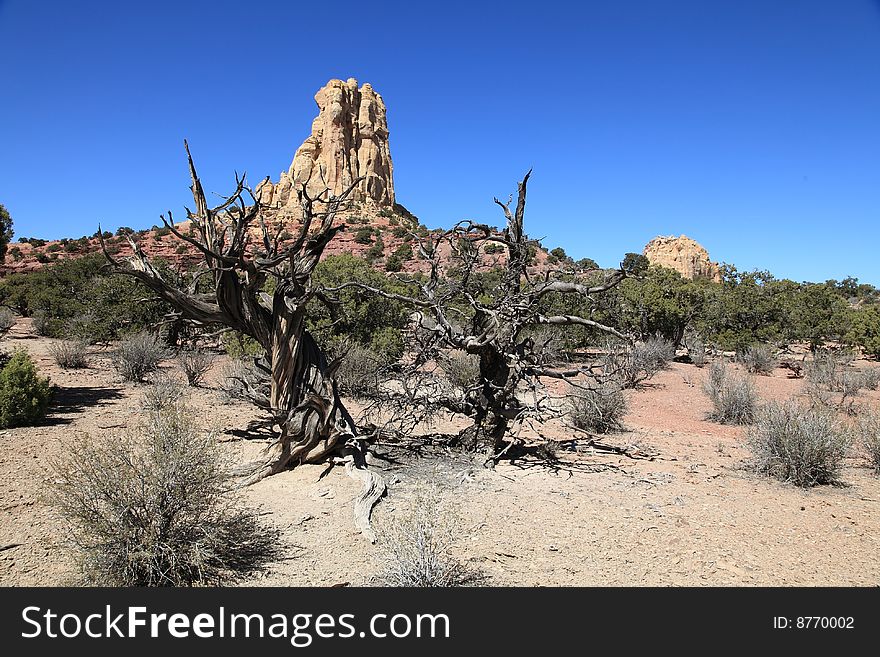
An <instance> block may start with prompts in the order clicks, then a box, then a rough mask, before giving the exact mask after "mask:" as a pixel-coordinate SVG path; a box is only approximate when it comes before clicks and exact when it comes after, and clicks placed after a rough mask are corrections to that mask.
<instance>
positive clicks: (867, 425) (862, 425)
mask: <svg viewBox="0 0 880 657" xmlns="http://www.w3.org/2000/svg"><path fill="white" fill-rule="evenodd" d="M856 434H857V435H858V438H859V442H860V443H861V446H862V448H863V449H864V450H865V452H866V453H867V455H868V459H869V460H870V461H871V467H873V468H874V472H875V473H876V474H878V475H880V413H878V412H876V411H870V410H867V411H863V412H862V413H861V414H859V417H858V418H857V419H856Z"/></svg>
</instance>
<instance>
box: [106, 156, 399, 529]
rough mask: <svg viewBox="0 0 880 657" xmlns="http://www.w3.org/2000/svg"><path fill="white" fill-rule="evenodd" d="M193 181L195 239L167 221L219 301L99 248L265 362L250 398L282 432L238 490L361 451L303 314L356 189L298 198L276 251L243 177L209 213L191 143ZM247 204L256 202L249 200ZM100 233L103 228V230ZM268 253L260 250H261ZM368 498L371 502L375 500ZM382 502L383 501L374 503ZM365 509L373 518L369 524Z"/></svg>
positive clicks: (363, 518) (365, 525) (246, 469)
mask: <svg viewBox="0 0 880 657" xmlns="http://www.w3.org/2000/svg"><path fill="white" fill-rule="evenodd" d="M184 146H185V148H186V154H187V162H188V165H189V171H190V178H191V181H192V184H191V187H190V189H191V191H192V195H193V200H194V203H195V210H194V211H193V210H190V209H187V217H188V218H189V219H190V221H191V222H192V228H193V230H192V233H193V234H192V235H187V234H184V233H183V232H181V231H180V230H179V229H178V228H177V227H176V226H175V225H174V221H173V217H172V215H171V213H170V212H169V213H168V217H167V219H166V217H165V216H164V215H163V217H162V222H163V223H164V224H165V226H166V227H167V228H168V229H169V230H170V231H171V232H172V234H174V236H175V237H177V238H178V239H180V240H183V241H185V242H187V243H189V244H191V245H193V246H194V247H196V248H197V249H198V251H199V252H200V253H201V254H202V256H203V259H204V265H205V268H204V270H203V271H202V272H200V274H199V276H211V277H212V279H213V283H214V285H213V292H212V293H211V294H196V292H195V285H194V283H193V284H192V285H190V286H189V288H187V289H183V288H182V287H180V286H179V285H178V284H176V283H174V282H170V281H166V280H164V279H163V277H162V275H161V274H160V273H159V271H158V270H157V269H156V268H155V267H153V265H152V264H151V263H150V261H149V259H148V258H147V256H146V255H145V254H144V252H143V250H142V249H140V247H139V246H138V245H137V244H136V243H135V242H134V241H133V240H131V239H129V241H130V243H131V246H132V250H133V256H132V257H131V258H130V259H128V260H126V261H119V260H115V259H114V258H113V257H112V256H111V255H110V254H109V252H108V251H107V249H106V246H105V245H104V242H103V239H102V241H101V244H102V247H103V249H104V254H105V256H106V257H107V259H108V261H109V262H110V263H111V264H112V265H113V267H114V268H115V269H116V270H117V271H118V272H121V273H123V274H127V275H129V276H133V277H135V278H137V279H138V280H140V281H141V282H142V283H143V284H144V285H146V286H147V287H148V288H150V289H151V290H153V291H154V292H155V293H156V294H157V295H158V296H159V297H161V298H162V299H164V300H165V301H167V302H168V303H169V304H171V305H172V306H173V307H174V308H175V310H176V311H177V313H178V314H179V316H180V317H181V318H183V319H187V320H192V321H194V322H197V323H199V324H202V325H209V324H220V325H222V326H224V327H228V328H230V329H234V330H236V331H240V332H241V333H244V334H245V335H248V336H251V337H252V338H254V339H255V340H256V341H257V342H258V343H259V344H260V346H261V347H262V348H263V350H264V351H265V353H266V361H267V365H266V367H265V368H262V369H264V370H265V371H264V373H265V374H266V375H267V378H268V384H269V385H268V395H264V394H263V393H261V392H259V391H256V390H251V391H250V392H251V396H252V398H253V399H255V400H256V401H258V403H259V405H260V406H262V407H265V408H266V409H267V410H269V411H270V412H271V414H272V416H273V419H274V421H275V423H277V424H278V425H279V426H280V428H281V432H280V434H279V435H278V437H277V439H276V440H275V441H274V442H273V443H272V444H271V445H270V446H269V448H268V449H267V453H266V454H265V456H264V457H263V458H262V459H259V460H257V461H255V462H254V463H250V464H246V465H243V466H241V467H238V468H236V469H235V470H234V471H233V474H234V476H238V477H240V482H239V485H241V486H247V485H251V484H253V483H256V482H258V481H260V480H261V479H263V478H265V477H267V476H270V475H272V474H275V473H277V472H280V471H281V470H283V469H285V468H287V467H290V466H293V465H298V464H300V463H311V462H315V461H319V460H321V459H323V458H325V457H326V456H327V455H328V454H329V453H331V452H332V451H334V449H336V448H337V447H339V446H342V445H348V446H349V451H350V450H351V448H352V446H355V447H358V446H361V445H363V441H358V440H357V430H356V428H355V425H354V422H353V420H352V418H351V416H350V415H349V413H348V411H347V410H346V409H345V406H344V405H343V403H342V400H341V399H340V398H339V395H338V393H337V390H336V385H335V382H334V380H333V372H334V370H335V365H333V364H328V363H327V360H326V358H325V357H324V354H323V353H322V352H321V350H320V348H319V347H318V345H317V343H316V342H315V340H314V339H313V338H312V336H311V335H310V334H309V332H308V331H307V330H306V328H305V309H306V304H307V303H308V301H309V299H311V297H312V296H313V295H314V294H315V293H316V291H315V290H313V289H312V288H311V286H310V281H311V276H312V272H313V271H314V269H315V267H316V266H317V264H318V262H319V261H320V259H321V256H322V254H323V252H324V248H325V247H326V246H327V244H328V243H329V242H330V240H331V239H332V238H333V236H334V235H336V233H337V232H338V231H340V230H342V229H343V228H344V227H345V226H344V225H333V222H334V219H335V217H336V215H337V213H338V211H339V210H340V209H342V208H343V207H344V204H345V201H346V199H347V197H348V196H349V194H350V193H351V192H352V190H353V189H354V188H355V187H356V185H357V184H358V183H359V182H360V180H356V181H354V182H353V183H352V185H351V186H350V187H349V188H348V189H347V190H345V191H344V192H343V193H342V194H340V195H338V196H334V195H332V194H330V193H329V190H328V191H326V192H324V193H322V194H320V195H319V196H318V197H317V198H311V197H309V195H308V194H307V193H306V188H305V185H304V186H303V188H302V189H301V190H300V191H299V192H298V199H299V202H300V208H301V211H302V217H301V224H300V231H299V235H298V236H297V237H296V239H295V240H294V242H293V243H292V244H291V245H290V246H289V247H287V248H285V249H281V248H280V247H279V239H278V235H277V234H276V235H275V236H274V237H273V236H272V235H270V233H269V230H268V228H267V226H266V222H265V221H264V219H263V217H262V207H261V206H260V204H259V202H257V200H256V199H255V197H254V195H253V193H252V192H251V190H250V188H249V187H248V186H247V184H246V182H245V178H244V177H241V178H239V177H237V176H236V187H235V191H234V192H233V194H232V195H231V196H229V197H228V198H226V199H225V200H224V201H223V202H222V203H221V204H220V205H218V206H217V207H214V208H211V207H209V205H208V203H207V200H206V197H205V192H204V189H203V187H202V183H201V181H200V179H199V176H198V173H197V172H196V167H195V164H194V163H193V158H192V154H191V153H190V150H189V145H188V144H187V143H186V142H184ZM245 195H247V196H248V197H249V200H248V201H246V200H245ZM257 228H259V231H260V232H261V233H262V240H261V241H262V244H261V245H259V244H257V245H255V244H252V242H251V238H252V231H253V230H255V229H257ZM99 230H100V229H99ZM260 246H262V248H260ZM270 277H271V278H273V279H274V280H275V283H276V285H275V291H274V293H273V294H272V296H271V297H270V296H269V295H267V294H265V293H264V292H263V287H264V284H265V283H266V282H267V280H268V279H269V278H270ZM369 480H370V481H371V482H372V483H371V488H372V489H373V490H374V491H375V490H378V489H380V488H382V490H384V484H382V483H381V479H380V478H379V477H378V475H376V474H375V473H370V475H369ZM373 495H374V493H372V492H371V493H369V494H368V495H366V497H365V498H364V499H372V497H373ZM376 499H378V498H376ZM374 503H375V500H373V502H372V503H370V504H369V507H364V504H365V502H364V501H363V500H361V501H359V502H358V506H357V507H356V514H357V517H358V526H359V528H360V529H361V530H362V531H364V533H365V534H366V535H368V537H371V539H373V538H375V537H374V536H372V535H371V534H370V532H371V530H370V529H369V509H372V505H373V504H374ZM365 509H366V515H364V513H365Z"/></svg>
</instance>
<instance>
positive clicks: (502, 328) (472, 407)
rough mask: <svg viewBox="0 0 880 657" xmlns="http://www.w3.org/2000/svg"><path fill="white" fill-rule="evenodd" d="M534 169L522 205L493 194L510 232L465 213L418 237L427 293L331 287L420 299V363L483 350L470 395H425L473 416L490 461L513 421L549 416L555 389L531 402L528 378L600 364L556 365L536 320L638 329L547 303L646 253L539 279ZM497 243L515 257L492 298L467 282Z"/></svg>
mask: <svg viewBox="0 0 880 657" xmlns="http://www.w3.org/2000/svg"><path fill="white" fill-rule="evenodd" d="M530 175H531V171H530V172H529V173H527V174H526V176H525V177H524V178H523V180H522V182H520V183H519V185H518V193H517V202H516V206H515V208H513V209H511V204H512V202H513V197H512V196H511V198H510V199H509V200H508V201H507V203H503V202H501V201H499V200H498V199H497V198H496V199H494V201H495V203H496V204H498V206H500V208H501V209H502V211H503V213H504V217H505V220H506V227H505V229H504V230H503V232H499V231H497V230H493V229H492V228H490V227H489V226H488V225H485V224H478V223H474V222H470V221H465V222H460V223H459V224H457V225H456V226H454V227H453V228H452V229H450V230H448V231H445V232H443V233H440V234H436V235H432V236H429V237H428V238H427V239H425V240H424V241H421V242H420V243H419V256H420V257H421V258H422V259H424V260H426V261H427V262H428V263H429V266H430V270H429V272H428V274H427V276H426V277H425V278H424V279H416V278H409V279H406V280H407V282H408V283H411V284H413V285H416V286H417V289H418V290H419V292H418V294H416V295H413V296H406V295H401V294H390V293H388V292H384V291H382V290H379V289H376V288H373V287H370V286H367V285H364V284H362V283H359V282H350V283H346V284H344V285H342V286H339V287H336V288H332V289H328V290H325V292H326V293H328V294H332V293H333V292H335V291H338V290H341V289H343V288H346V287H351V286H354V287H359V288H361V289H364V290H366V291H368V292H370V293H372V294H377V295H380V296H383V297H386V298H388V299H392V300H396V301H399V302H403V303H406V304H409V305H410V306H412V307H413V308H414V309H415V310H416V311H417V316H418V317H419V329H420V331H421V333H422V337H423V339H422V340H421V342H420V344H419V347H418V352H419V353H418V354H417V355H416V357H415V359H414V360H413V362H412V365H411V371H412V369H414V368H418V367H420V366H421V365H423V364H424V363H425V362H427V361H428V360H430V359H432V358H435V357H436V356H437V353H438V349H442V348H447V349H448V348H451V349H458V350H462V351H464V352H466V353H468V354H473V355H475V356H477V357H478V358H479V377H478V380H477V381H476V382H475V383H474V385H473V386H472V387H470V388H469V389H468V390H467V391H466V394H465V396H464V399H463V400H461V399H459V400H456V399H451V398H449V397H445V396H443V395H442V394H433V393H431V392H429V393H427V394H428V395H429V396H430V399H425V397H424V396H422V398H421V399H420V400H418V402H419V403H421V404H423V405H425V406H427V407H430V406H431V405H439V406H444V407H446V408H447V409H449V410H452V411H454V412H457V413H462V414H465V415H467V416H469V417H470V418H471V419H472V424H471V426H470V427H468V428H467V429H466V430H465V431H464V432H462V433H461V434H460V437H461V438H462V439H463V440H464V441H465V443H466V444H468V445H470V446H472V447H473V448H474V449H476V450H478V451H482V452H484V453H485V454H487V457H488V458H487V464H488V465H491V464H492V463H494V462H495V460H497V458H498V457H499V455H501V454H503V453H504V451H505V449H506V448H509V447H510V446H511V444H512V442H510V441H508V444H507V445H506V446H505V444H504V443H505V439H506V437H508V435H509V429H510V427H511V425H512V423H514V422H522V421H523V420H525V419H526V418H527V417H529V416H544V417H546V413H545V411H547V410H548V409H547V407H546V406H542V402H544V401H546V398H544V399H539V398H537V397H536V396H533V402H532V403H531V404H528V405H527V404H524V403H523V401H522V399H521V398H522V395H521V394H520V393H521V392H522V388H523V385H524V384H525V386H527V387H531V389H532V390H533V391H536V390H537V389H538V387H539V385H540V379H541V378H542V377H553V378H557V379H569V380H574V379H575V378H576V377H578V376H580V375H583V374H592V373H594V369H593V368H592V367H576V368H569V369H567V370H560V369H558V368H552V367H547V366H546V364H545V363H543V362H542V359H541V358H540V357H539V354H538V351H539V349H538V348H537V347H538V345H536V343H535V341H534V340H533V338H532V337H531V336H530V335H529V333H530V331H529V329H534V328H535V327H539V326H551V327H570V326H582V327H587V328H588V329H591V330H593V331H596V332H599V333H601V334H605V335H607V336H613V338H615V339H619V340H624V341H627V342H630V338H629V336H626V335H623V334H622V333H620V332H619V331H617V330H616V329H614V328H613V327H611V326H607V325H605V324H603V323H601V322H599V321H596V320H594V319H592V318H591V317H589V316H582V315H575V314H548V313H546V312H544V311H543V310H542V309H543V308H545V307H546V305H547V304H544V303H542V302H543V300H544V299H545V298H546V297H547V296H548V295H551V294H557V295H578V296H579V297H581V299H583V300H586V301H588V302H589V301H590V300H591V299H592V298H593V297H594V296H595V295H598V294H601V293H602V292H605V291H607V290H610V289H611V288H613V287H614V286H616V285H618V284H619V283H620V282H621V281H622V280H623V279H624V278H626V277H628V276H633V275H636V274H637V273H638V271H639V270H640V269H641V268H643V267H644V262H643V260H644V258H643V257H642V256H636V255H634V254H628V256H627V258H626V259H625V260H624V262H623V263H621V266H620V268H618V269H616V270H612V271H610V272H605V273H604V274H603V277H602V278H601V279H600V280H596V281H594V282H592V283H584V282H579V281H578V280H577V279H576V278H575V277H573V276H571V275H569V273H566V272H561V271H555V272H547V273H545V274H544V275H543V276H542V277H541V278H540V280H533V279H532V277H531V276H530V273H529V268H528V265H529V261H530V258H531V257H532V255H533V250H534V249H535V247H536V242H534V241H532V240H529V238H528V237H527V235H526V234H525V232H524V230H523V220H524V215H525V205H526V188H527V185H528V180H529V176H530ZM489 244H499V245H501V246H502V247H503V250H504V252H506V263H505V269H504V275H503V280H502V281H501V284H500V285H498V286H496V287H495V289H494V290H493V291H492V294H491V298H490V299H488V300H486V299H481V298H479V297H478V296H476V295H475V294H473V293H471V292H469V290H468V286H469V280H470V279H471V278H472V277H474V276H475V272H477V270H478V268H479V263H480V257H481V256H480V253H481V247H484V246H486V245H489ZM450 259H451V260H452V261H455V262H456V263H457V265H458V266H457V273H456V275H455V276H450V268H449V266H448V265H449V262H450ZM419 387H421V388H422V389H423V390H428V389H429V388H430V386H425V385H423V384H416V385H411V386H404V388H408V389H409V390H414V389H415V388H419ZM416 396H417V394H407V395H406V396H405V398H404V399H403V401H404V403H409V404H412V403H413V402H414V401H416V399H415V397H416Z"/></svg>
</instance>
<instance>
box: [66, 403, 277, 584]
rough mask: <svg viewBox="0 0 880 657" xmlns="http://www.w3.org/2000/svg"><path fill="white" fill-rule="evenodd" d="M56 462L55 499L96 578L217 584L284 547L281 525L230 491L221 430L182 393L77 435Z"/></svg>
mask: <svg viewBox="0 0 880 657" xmlns="http://www.w3.org/2000/svg"><path fill="white" fill-rule="evenodd" d="M55 472H56V477H57V479H56V481H55V483H54V484H53V489H52V501H53V502H54V504H55V505H56V507H57V508H58V509H59V510H60V511H61V513H62V515H63V517H64V519H65V520H66V521H67V523H68V524H69V529H70V536H71V538H72V541H73V543H74V545H75V546H76V548H77V550H78V553H79V557H80V562H81V566H82V570H83V574H84V575H85V578H86V581H87V582H89V583H92V584H98V585H108V586H192V585H216V584H219V583H222V582H223V581H225V580H228V579H233V578H235V577H238V576H242V575H246V574H249V573H251V572H254V571H258V570H261V569H262V568H264V566H265V565H266V564H267V563H268V562H269V561H270V560H272V559H274V558H276V557H278V556H279V554H280V546H279V542H278V538H279V532H278V531H277V530H275V529H270V528H267V527H265V526H263V525H262V523H261V522H260V521H259V517H258V515H257V513H256V512H255V511H253V510H250V509H245V508H243V507H241V506H239V503H238V502H237V500H235V499H234V498H233V497H232V496H231V494H230V493H229V492H228V490H227V488H226V485H225V481H226V475H225V472H224V469H223V466H222V464H221V462H220V459H219V455H218V450H217V446H216V439H215V436H214V435H212V434H210V433H206V432H204V431H201V430H199V429H198V428H197V427H196V423H195V421H194V417H193V414H192V413H191V412H190V411H189V410H188V409H187V408H186V407H185V406H184V405H183V404H182V403H180V402H177V403H172V404H169V405H167V406H164V407H162V408H161V409H160V410H154V411H150V412H148V413H146V417H145V418H144V420H143V422H142V424H141V425H140V426H139V427H138V428H137V429H136V430H134V431H132V432H130V433H127V434H125V435H123V436H121V437H119V438H113V439H110V440H106V441H100V442H98V441H94V440H91V439H89V438H88V437H84V438H81V439H79V440H78V441H77V442H75V443H74V444H72V445H71V446H70V447H69V449H68V455H67V458H66V459H65V460H64V461H63V462H59V463H57V464H55Z"/></svg>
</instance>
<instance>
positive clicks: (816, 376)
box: [806, 350, 864, 396]
mask: <svg viewBox="0 0 880 657" xmlns="http://www.w3.org/2000/svg"><path fill="white" fill-rule="evenodd" d="M852 360H853V356H852V354H849V353H846V352H831V351H827V350H826V351H820V352H818V353H817V354H816V356H815V357H814V358H813V360H811V361H809V362H808V363H807V365H806V379H807V382H808V383H810V384H812V385H815V386H821V387H823V388H825V389H826V390H829V391H831V392H840V393H843V395H844V396H853V395H855V394H857V393H858V391H859V389H860V388H862V386H863V384H864V378H863V377H862V375H861V373H860V372H857V371H855V370H853V369H851V368H850V367H849V365H850V363H851V362H852Z"/></svg>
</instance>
